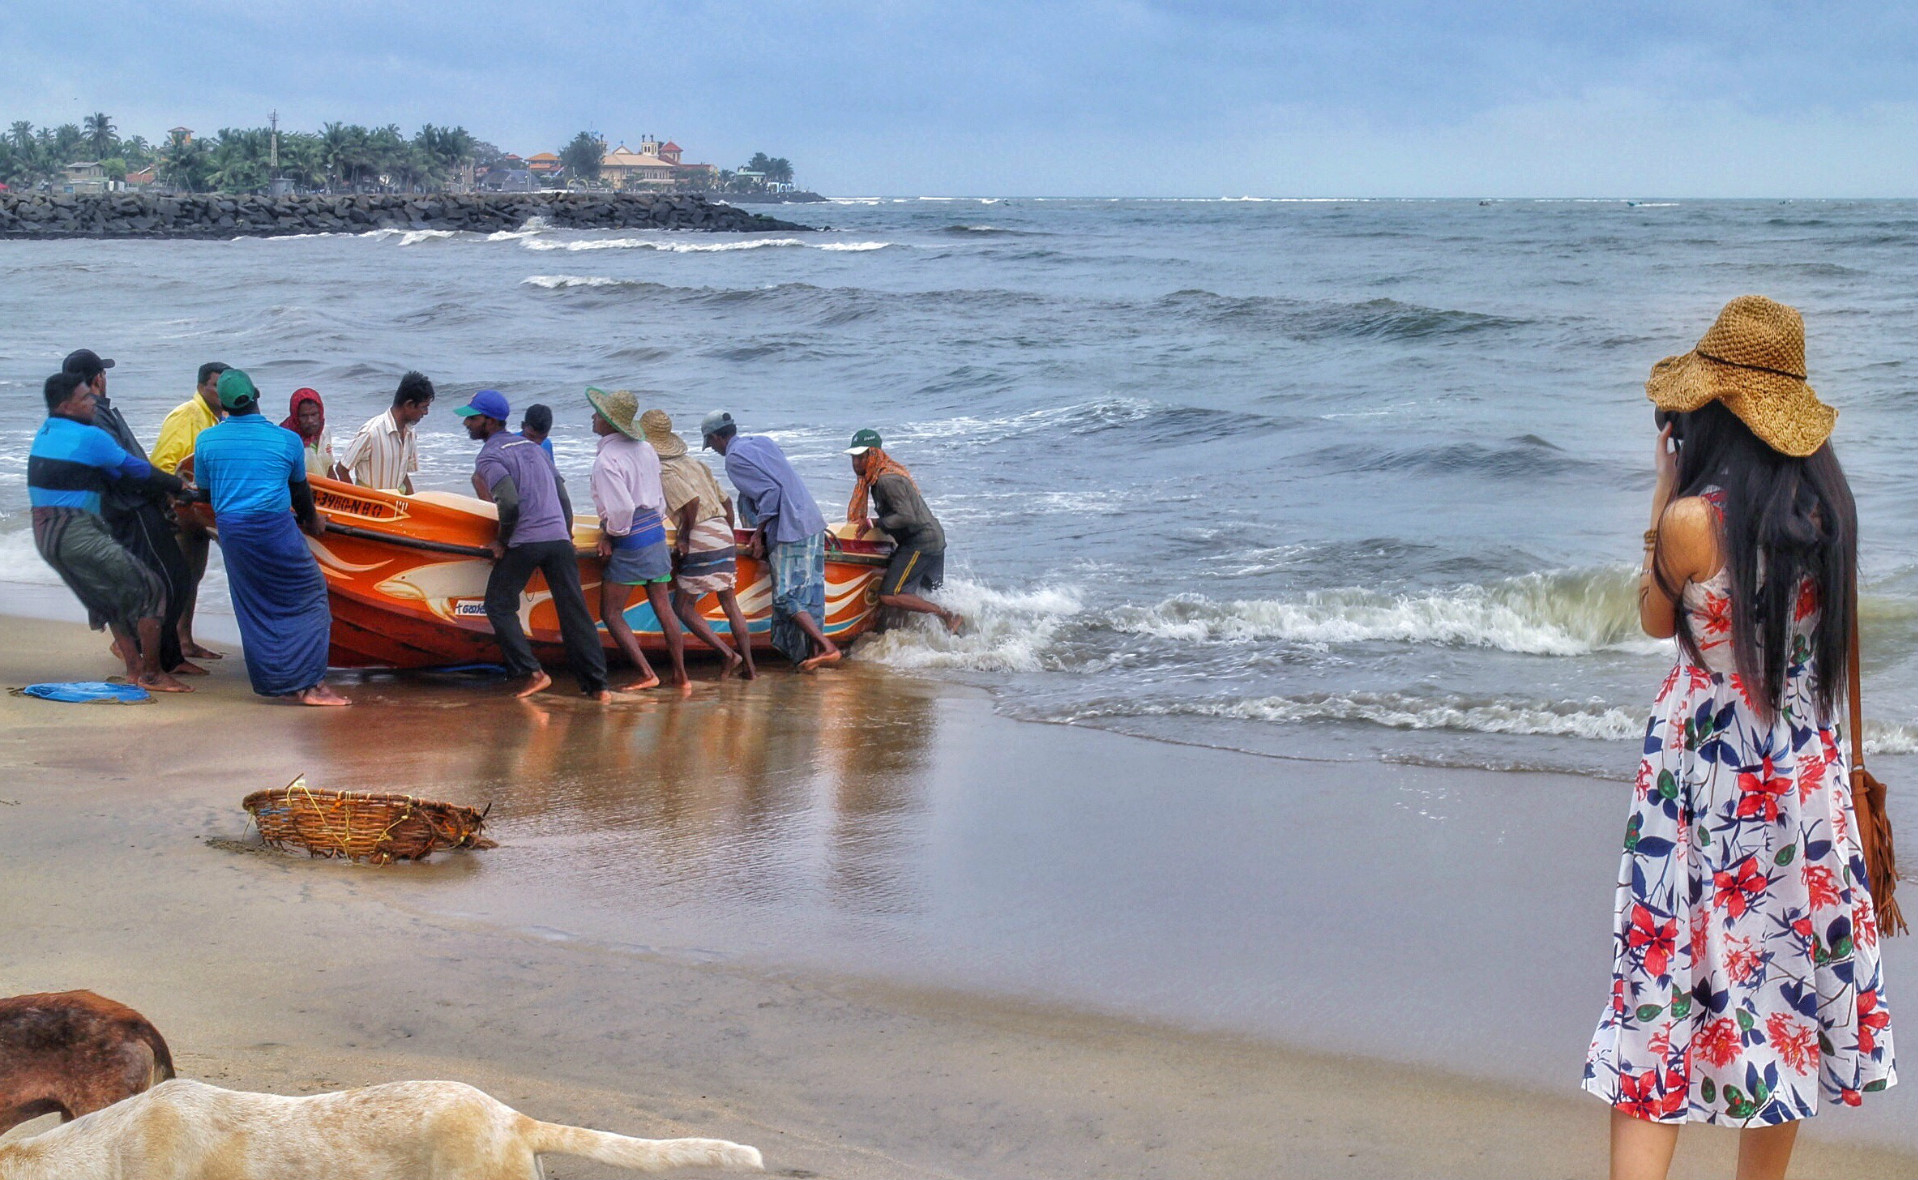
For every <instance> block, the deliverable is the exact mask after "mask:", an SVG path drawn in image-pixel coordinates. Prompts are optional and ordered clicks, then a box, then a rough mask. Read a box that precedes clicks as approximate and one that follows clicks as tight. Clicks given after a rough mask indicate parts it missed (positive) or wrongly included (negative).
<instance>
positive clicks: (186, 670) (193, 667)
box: [167, 660, 207, 676]
mask: <svg viewBox="0 0 1918 1180" xmlns="http://www.w3.org/2000/svg"><path fill="white" fill-rule="evenodd" d="M167 670H168V671H170V672H172V673H173V674H174V675H175V676H205V675H207V670H206V669H205V668H202V667H200V665H198V664H189V663H187V662H186V661H185V660H181V661H180V662H179V663H177V664H175V665H174V666H173V667H171V668H169V669H167Z"/></svg>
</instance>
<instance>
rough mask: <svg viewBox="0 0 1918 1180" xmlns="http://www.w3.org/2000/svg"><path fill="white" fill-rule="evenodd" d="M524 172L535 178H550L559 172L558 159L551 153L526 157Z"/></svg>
mask: <svg viewBox="0 0 1918 1180" xmlns="http://www.w3.org/2000/svg"><path fill="white" fill-rule="evenodd" d="M526 170H527V171H528V172H531V173H532V174H533V175H535V176H551V175H553V174H554V173H556V172H558V171H559V170H560V162H559V157H558V156H556V155H554V154H553V153H552V152H541V153H539V154H538V155H536V156H528V157H526Z"/></svg>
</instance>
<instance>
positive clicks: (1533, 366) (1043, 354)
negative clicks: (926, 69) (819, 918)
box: [0, 198, 1918, 777]
mask: <svg viewBox="0 0 1918 1180" xmlns="http://www.w3.org/2000/svg"><path fill="white" fill-rule="evenodd" d="M783 212H786V213H788V215H789V216H792V217H795V218H798V219H800V220H803V221H810V222H813V223H815V224H821V225H828V224H829V225H830V226H831V227H832V229H831V231H830V232H822V233H806V234H800V233H775V234H769V235H762V236H750V237H749V236H739V235H693V234H667V233H644V232H640V233H636V232H633V231H610V232H603V233H593V232H577V231H556V230H551V229H548V228H546V227H543V226H541V225H540V224H538V223H533V224H530V225H528V226H527V227H525V228H524V229H522V230H520V231H518V232H509V233H496V234H490V235H482V234H464V233H461V234H455V233H450V232H444V231H432V230H416V231H399V230H385V231H380V232H377V233H370V234H362V235H315V236H307V237H299V238H286V239H267V240H235V241H224V242H105V241H76V242H58V243H53V242H7V243H4V244H0V290H4V291H5V292H6V294H5V296H4V297H3V298H4V306H5V311H6V314H5V316H4V320H3V321H0V322H4V323H5V325H6V327H5V330H4V332H3V333H0V579H4V580H8V581H14V582H21V581H26V582H40V583H47V582H50V581H51V580H52V574H51V571H49V570H47V569H46V568H45V567H44V566H43V565H42V564H41V563H40V561H39V559H38V558H37V557H36V556H35V554H34V552H33V548H32V543H31V539H30V536H29V535H28V532H27V520H26V515H25V504H26V494H25V486H24V484H25V467H26V451H27V446H28V443H29V440H30V438H31V435H32V432H33V430H34V428H35V427H36V426H37V424H38V421H39V419H40V418H41V416H42V414H41V401H40V394H39V383H40V380H41V378H42V377H43V376H44V375H45V374H46V373H47V372H49V371H51V370H52V369H53V367H55V366H56V365H57V364H58V361H59V358H60V357H61V356H62V355H63V354H64V353H65V352H67V351H68V350H69V349H72V348H76V347H90V348H93V349H96V350H97V351H99V352H100V353H102V354H103V355H106V356H111V357H115V358H116V359H117V360H118V361H119V365H118V367H116V368H115V369H114V370H113V372H112V375H111V377H110V392H111V393H112V395H113V397H114V398H115V400H116V402H118V403H119V404H120V405H121V406H122V407H123V408H124V409H125V410H126V412H127V416H128V418H129V419H130V420H131V421H132V423H133V425H134V427H135V429H136V430H137V431H138V432H139V433H140V434H141V435H142V436H143V437H144V438H147V439H149V440H150V439H151V438H152V435H153V433H154V431H155V430H156V429H157V427H158V425H159V421H160V419H161V418H162V417H163V416H164V414H165V413H166V411H167V410H168V409H170V408H171V407H172V406H174V405H175V404H177V403H178V402H180V401H181V400H183V399H184V398H185V397H186V396H188V394H189V393H190V391H191V386H192V381H193V371H194V369H195V367H196V366H197V365H199V364H200V363H201V362H202V361H206V360H221V361H225V362H227V363H229V364H233V365H238V366H240V367H243V368H245V369H247V370H248V371H249V372H250V373H251V374H252V375H253V377H254V378H255V380H256V381H257V382H258V383H259V385H260V386H261V388H262V389H263V390H265V391H266V394H267V401H268V403H269V409H271V410H273V411H275V416H276V417H277V416H279V414H280V413H282V412H283V411H282V410H281V409H280V407H282V406H283V405H284V403H285V398H286V396H287V395H288V394H290V393H291V392H292V391H293V390H294V389H295V388H298V387H300V386H312V387H314V388H316V389H318V390H319V391H320V392H321V393H322V394H323V395H324V396H325V399H326V403H327V409H328V420H329V424H330V426H331V429H332V431H333V434H334V438H335V445H336V448H339V449H343V448H344V445H345V443H346V440H347V439H348V438H350V437H351V435H352V433H353V431H354V430H355V429H356V428H357V427H358V425H359V424H360V423H361V422H362V421H364V420H365V419H366V418H368V417H370V416H372V415H373V414H375V413H377V412H379V411H380V410H381V409H382V408H383V407H384V406H385V404H386V401H387V398H388V397H389V395H390V393H391V390H392V388H393V386H394V385H395V383H396V381H397V378H398V376H399V374H400V373H401V372H403V371H404V370H406V369H408V368H418V369H421V370H423V371H425V372H426V373H428V374H429V375H430V376H431V377H432V378H433V379H434V381H435V382H436V383H437V385H438V387H439V389H440V395H441V396H440V399H439V402H438V403H437V405H436V407H435V410H434V412H433V414H432V416H431V417H429V418H428V419H427V420H426V422H425V424H424V426H423V428H422V429H423V433H422V438H421V452H422V465H423V471H422V473H421V477H420V479H419V483H420V485H421V486H422V487H436V488H446V489H451V490H462V489H464V488H465V487H466V483H467V473H468V471H469V470H470V465H471V460H472V454H473V451H474V449H475V448H474V446H473V444H471V443H470V442H469V441H468V440H467V439H466V437H465V434H464V432H463V431H461V430H460V428H459V425H458V420H457V419H456V418H454V417H453V415H452V413H451V410H452V408H453V407H454V406H456V405H458V404H461V402H463V401H464V399H465V397H466V396H467V395H468V394H470V393H471V392H472V391H474V390H476V389H480V388H487V387H491V388H497V389H499V390H502V391H503V392H504V393H505V394H506V395H507V397H508V398H509V399H511V401H512V402H513V404H514V405H515V406H516V407H520V406H523V405H525V404H527V403H529V402H533V401H543V402H546V403H548V404H549V405H551V406H552V407H553V408H554V411H555V419H556V423H557V425H556V429H555V432H554V436H553V437H554V443H555V446H556V448H557V453H558V457H559V462H560V465H561V467H562V468H563V469H564V470H565V472H566V473H567V474H568V476H569V478H570V479H571V480H572V481H573V486H574V487H575V488H583V487H584V486H585V475H586V472H587V470H588V468H589V467H590V464H591V461H592V454H593V443H594V440H593V437H592V435H591V432H590V430H589V428H588V422H589V418H590V409H589V407H588V406H587V404H586V402H585V400H584V398H583V396H582V393H583V390H584V389H585V387H586V386H587V385H599V386H602V387H606V388H631V389H634V390H637V391H640V401H641V404H642V406H654V405H657V406H661V407H663V408H665V409H667V410H668V411H670V412H671V413H672V414H673V416H674V419H675V421H676V424H677V425H678V426H679V427H680V429H681V430H682V432H686V433H691V432H692V431H693V430H694V429H695V424H696V423H697V421H698V419H699V417H700V415H702V414H703V413H705V412H706V411H708V410H710V409H715V408H725V409H729V410H731V411H732V412H733V414H734V415H735V416H736V417H737V418H738V420H739V421H740V422H741V423H742V425H743V427H744V429H745V430H747V431H749V432H765V433H768V434H771V435H772V436H773V437H774V438H776V439H777V440H778V441H779V442H780V444H781V445H782V446H784V447H785V448H786V450H787V452H788V453H789V454H790V455H791V456H792V457H793V459H794V461H795V463H796V464H797V465H798V467H799V469H800V471H801V472H802V473H803V474H804V475H805V477H806V478H807V480H808V481H809V483H810V484H811V486H812V489H813V491H814V494H815V496H816V497H817V498H818V500H819V502H820V504H821V507H822V509H823V510H824V511H825V512H826V513H827V515H828V516H829V517H831V516H837V515H839V514H840V513H841V512H842V511H843V505H844V503H845V500H846V498H847V495H848V493H849V491H850V487H851V475H850V472H849V470H848V467H847V460H846V458H845V457H844V456H843V455H842V454H841V453H840V452H841V450H842V449H843V447H844V446H845V445H846V440H847V439H848V438H849V437H850V436H851V434H852V433H853V431H854V430H856V429H859V428H861V427H868V426H869V427H872V428H875V429H877V430H878V431H880V433H881V434H882V435H884V436H885V438H886V442H887V447H888V450H889V451H890V452H891V453H892V454H893V455H894V456H895V457H896V458H898V459H899V460H900V461H901V462H903V463H905V464H906V465H907V466H909V467H910V468H911V469H912V471H913V472H914V474H915V476H916V477H917V479H918V481H919V483H920V485H921V487H922V489H923V490H924V492H925V494H926V498H927V501H928V503H929V504H930V505H931V506H932V508H933V509H934V510H935V511H936V512H937V513H938V514H939V516H940V518H941V519H942V521H943V522H944V524H945V526H946V532H947V535H948V537H949V538H950V542H951V549H950V551H949V553H948V558H947V571H948V580H947V584H946V587H945V589H944V591H943V592H942V593H941V596H940V597H941V598H942V600H943V601H945V602H947V603H949V604H950V605H952V606H954V607H955V608H957V609H959V610H961V611H963V612H964V613H965V614H966V615H967V617H968V619H969V620H970V622H971V626H970V627H969V629H968V630H967V632H966V633H965V634H964V635H962V636H960V637H958V638H950V637H947V636H945V635H943V634H941V633H940V632H939V631H938V630H937V629H936V628H934V627H931V626H915V627H910V628H907V629H905V630H900V631H895V632H892V633H890V634H887V635H885V636H882V637H879V638H876V639H873V640H869V641H867V642H865V643H864V644H862V646H861V647H860V649H859V652H858V658H860V659H862V660H869V661H874V662H877V663H882V664H886V665H890V666H892V667H894V668H897V669H899V670H900V671H902V672H909V673H912V674H915V675H931V676H936V677H948V678H953V679H957V680H962V681H965V682H967V683H971V684H975V685H980V686H984V687H985V688H987V689H989V690H990V691H991V692H993V693H994V694H995V698H996V700H997V703H998V707H999V708H1000V709H1001V710H1002V711H1004V712H1006V713H1008V714H1010V715H1013V716H1016V717H1020V718H1027V719H1033V720H1043V721H1053V722H1067V723H1073V724H1080V725H1089V726H1100V727H1106V728H1112V729H1118V730H1123V731H1127V732H1133V733H1138V734H1141V735H1146V736H1151V737H1156V738H1163V739H1170V740H1176V741H1182V742H1192V743H1198V744H1202V745H1214V746H1221V747H1229V748H1236V749H1245V750H1251V751H1256V752H1260V753H1268V754H1277V755H1285V756H1291V757H1314V758H1316V757H1324V758H1342V759H1352V758H1356V759H1379V758H1383V759H1392V760H1408V761H1415V762H1432V763H1439V764H1457V765H1463V766H1473V767H1488V768H1505V767H1541V768H1555V769H1564V770H1571V771H1577V772H1581V773H1587V774H1599V775H1604V776H1608V777H1621V776H1625V775H1628V774H1629V773H1630V771H1631V769H1632V765H1633V762H1634V758H1635V748H1634V745H1635V739H1636V737H1637V735H1638V734H1639V733H1640V732H1642V726H1643V717H1644V713H1645V710H1646V706H1647V703H1648V701H1649V700H1650V698H1651V695H1652V693H1653V692H1654V691H1655V690H1656V688H1657V685H1658V682H1659V680H1660V679H1661V678H1662V675H1663V673H1664V671H1665V670H1666V669H1667V668H1668V667H1669V665H1670V662H1671V659H1672V652H1671V645H1670V644H1669V643H1661V642H1657V641H1653V640H1649V639H1647V638H1646V637H1645V636H1644V635H1643V634H1642V633H1641V632H1640V631H1639V629H1638V626H1637V622H1636V613H1635V599H1634V571H1635V567H1636V563H1637V561H1638V559H1639V552H1640V546H1639V534H1640V532H1641V531H1642V530H1643V529H1644V527H1645V525H1646V523H1647V506H1648V501H1649V495H1650V488H1651V451H1652V441H1653V430H1652V423H1651V412H1650V407H1649V405H1648V404H1647V402H1646V401H1645V398H1644V393H1643V382H1644V379H1645V376H1646V374H1647V372H1648V370H1649V369H1650V367H1651V365H1652V363H1653V362H1655V361H1656V360H1658V359H1659V358H1660V357H1663V356H1667V355H1670V354H1672V353H1677V352H1683V351H1685V350H1686V349H1688V348H1689V347H1690V346H1691V345H1692V343H1693V342H1694V341H1695V340H1696V339H1697V337H1698V336H1699V335H1700V334H1701V333H1702V332H1703V331H1704V329H1705V328H1706V327H1707V326H1708V325H1709V324H1710V322H1711V320H1712V318H1713V317H1714V316H1715V315H1716V313H1717V311H1718V309H1719V307H1720V306H1722V305H1723V303H1724V302H1725V301H1726V300H1728V299H1729V298H1731V297H1732V296H1735V295H1739V294H1744V293H1747V292H1758V293H1763V294H1766V295H1769V296H1772V297H1774V298H1777V299H1780V300H1783V301H1785V302H1788V303H1791V304H1793V305H1795V306H1797V307H1799V308H1800V309H1801V310H1802V311H1803V312H1804V315H1805V320H1806V323H1807V329H1808V335H1809V363H1810V367H1811V378H1812V383H1813V384H1814V385H1815V386H1816V388H1817V389H1818V390H1819V392H1820V394H1821V395H1822V396H1823V397H1825V398H1826V399H1827V400H1829V401H1830V402H1832V403H1833V404H1835V405H1837V406H1838V407H1840V409H1841V411H1842V413H1841V417H1840V420H1839V425H1838V431H1837V435H1836V445H1837V448H1838V451H1839V454H1840V456H1841V458H1842V460H1843V462H1844V464H1845V467H1846V469H1847V471H1848V472H1849V474H1850V476H1851V479H1852V483H1853V486H1854V488H1855V490H1856V492H1857V495H1858V503H1859V511H1860V516H1861V531H1862V537H1863V542H1862V561H1863V567H1864V575H1865V585H1864V594H1865V599H1864V602H1865V607H1864V609H1865V628H1866V630H1865V644H1866V662H1867V679H1868V688H1867V694H1866V703H1867V711H1868V715H1869V718H1870V723H1869V725H1868V732H1869V733H1870V735H1871V738H1872V741H1873V743H1874V745H1875V746H1876V747H1877V748H1878V749H1879V750H1880V751H1881V752H1884V753H1888V754H1900V753H1910V752H1912V751H1914V750H1918V528H1915V527H1914V526H1918V465H1915V464H1914V463H1913V461H1912V444H1913V432H1912V422H1913V420H1914V419H1913V414H1914V411H1915V410H1918V363H1914V362H1915V360H1918V358H1914V355H1913V336H1912V327H1913V324H1914V322H1915V321H1918V250H1914V248H1913V247H1914V246H1918V203H1914V202H1908V201H1906V202H1803V201H1801V202H1795V203H1792V202H1787V203H1779V202H1774V201H1749V202H1694V201H1685V202H1666V201H1646V202H1636V203H1634V202H1627V201H1495V202H1490V203H1483V202H1477V201H1359V200H1352V201H1312V202H1304V201H1131V200H1109V201H1087V200H991V199H977V200H974V199H960V200H955V199H940V200H931V199H900V198H867V199H858V200H848V201H838V202H834V203H831V204H828V205H821V206H806V207H790V208H788V209H786V210H783ZM208 585H209V591H208V593H207V598H208V599H209V602H208V605H207V607H206V609H209V610H219V609H222V607H223V604H222V602H221V599H222V598H223V591H222V589H221V585H222V583H221V582H220V581H219V578H218V574H217V572H216V573H215V574H214V575H213V576H212V579H211V580H210V581H209V584H208Z"/></svg>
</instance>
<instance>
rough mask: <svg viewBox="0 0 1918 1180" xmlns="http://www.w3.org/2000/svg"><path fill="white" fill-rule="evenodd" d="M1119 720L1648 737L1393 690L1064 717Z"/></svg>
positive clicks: (1124, 707) (1574, 717)
mask: <svg viewBox="0 0 1918 1180" xmlns="http://www.w3.org/2000/svg"><path fill="white" fill-rule="evenodd" d="M1121 717H1214V718H1218V719H1221V720H1226V721H1263V722H1270V723H1274V724H1299V723H1303V722H1312V721H1362V722H1367V723H1370V724H1372V725H1378V726H1383V727H1385V728H1387V729H1445V730H1458V731H1461V732H1466V733H1497V734H1518V735H1525V736H1532V737H1573V738H1586V739H1589V740H1593V741H1625V740H1629V739H1632V738H1637V737H1640V736H1641V735H1643V734H1644V732H1645V718H1644V716H1643V715H1642V714H1640V713H1632V712H1629V711H1627V710H1625V709H1620V708H1616V707H1612V706H1608V705H1605V704H1603V703H1602V702H1596V701H1591V702H1582V703H1581V702H1577V701H1514V700H1502V699H1484V700H1473V699H1470V698H1466V697H1456V696H1448V697H1422V696H1415V695H1412V694H1409V693H1397V692H1358V693H1350V694H1340V693H1306V694H1301V695H1298V696H1267V697H1252V698H1248V699H1240V700H1219V699H1210V700H1193V701H1111V702H1103V703H1099V704H1094V705H1091V706H1088V707H1085V708H1081V709H1078V710H1075V711H1074V712H1072V713H1070V714H1068V715H1067V716H1065V717H1064V718H1061V719H1062V720H1067V721H1081V722H1082V721H1099V720H1109V719H1115V718H1121Z"/></svg>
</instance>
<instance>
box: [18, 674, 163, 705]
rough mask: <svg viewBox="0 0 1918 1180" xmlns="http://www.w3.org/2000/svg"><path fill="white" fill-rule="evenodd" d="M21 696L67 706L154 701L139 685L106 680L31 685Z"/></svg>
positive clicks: (150, 694) (133, 703)
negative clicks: (107, 702) (113, 682)
mask: <svg viewBox="0 0 1918 1180" xmlns="http://www.w3.org/2000/svg"><path fill="white" fill-rule="evenodd" d="M20 695H22V696H29V697H38V698H40V699H41V700H43V701H62V702H65V703H67V704H92V703H98V702H101V701H110V702H112V703H114V704H121V705H137V704H139V703H140V702H141V701H150V700H152V699H153V694H152V693H150V692H148V691H147V690H146V689H144V688H141V687H140V686H139V685H137V684H112V683H109V682H108V681H105V680H69V681H66V682H64V683H58V682H55V683H48V684H29V685H27V686H26V687H25V688H23V689H21V690H20Z"/></svg>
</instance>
